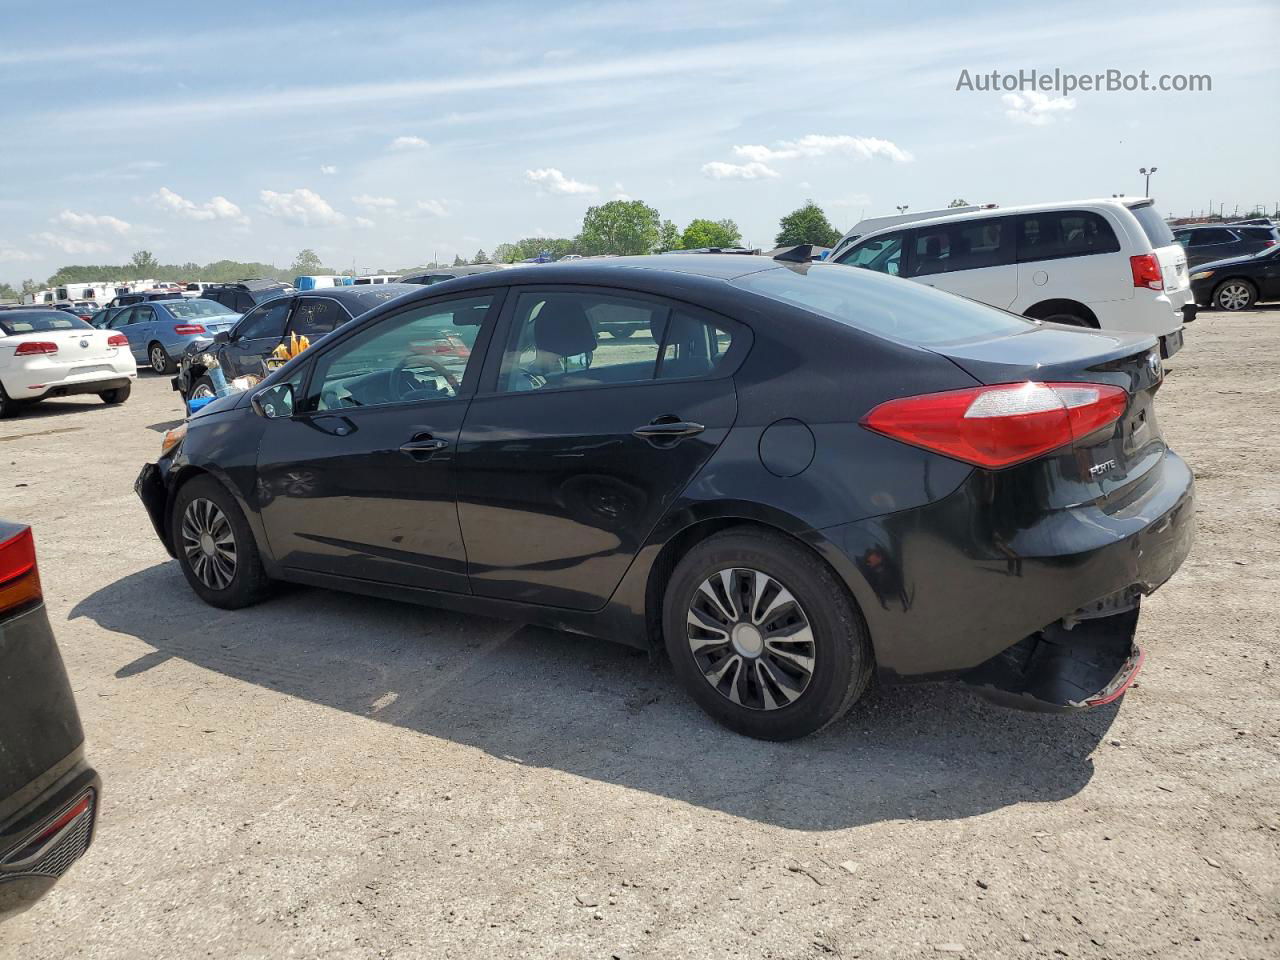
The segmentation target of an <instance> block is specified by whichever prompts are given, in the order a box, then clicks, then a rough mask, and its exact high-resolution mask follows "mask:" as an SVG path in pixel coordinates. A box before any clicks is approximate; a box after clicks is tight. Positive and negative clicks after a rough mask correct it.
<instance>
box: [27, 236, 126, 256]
mask: <svg viewBox="0 0 1280 960" xmlns="http://www.w3.org/2000/svg"><path fill="white" fill-rule="evenodd" d="M31 238H32V239H33V240H36V241H38V242H40V243H43V244H46V245H47V246H50V247H56V248H57V249H59V250H61V251H62V252H63V253H73V254H80V253H105V252H106V251H107V250H108V249H110V248H109V247H108V246H107V245H106V244H105V243H99V242H98V241H97V240H81V239H80V238H79V237H68V236H66V235H65V234H60V233H50V232H49V231H47V230H46V231H44V232H42V233H33V234H32V235H31Z"/></svg>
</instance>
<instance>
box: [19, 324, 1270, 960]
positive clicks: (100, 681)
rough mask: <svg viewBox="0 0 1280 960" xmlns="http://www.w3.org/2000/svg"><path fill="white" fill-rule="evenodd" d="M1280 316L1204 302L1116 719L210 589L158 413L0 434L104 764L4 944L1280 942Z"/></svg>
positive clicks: (36, 425) (246, 951)
mask: <svg viewBox="0 0 1280 960" xmlns="http://www.w3.org/2000/svg"><path fill="white" fill-rule="evenodd" d="M1277 355H1280V309H1264V310H1256V311H1253V312H1250V313H1246V314H1239V315H1235V316H1226V315H1223V314H1220V313H1206V314H1203V315H1202V316H1201V318H1200V319H1199V320H1198V321H1197V322H1196V323H1195V324H1194V325H1193V326H1191V327H1190V328H1189V329H1188V335H1187V346H1186V348H1185V350H1184V351H1183V352H1182V353H1181V354H1179V355H1178V356H1177V357H1175V358H1174V359H1173V361H1171V363H1170V367H1171V373H1170V375H1169V379H1168V382H1167V383H1166V385H1165V386H1164V388H1163V389H1162V391H1161V393H1160V401H1159V406H1158V412H1159V415H1160V419H1161V424H1162V427H1163V430H1164V432H1165V435H1166V437H1167V438H1168V439H1169V441H1170V442H1171V444H1172V445H1173V446H1174V448H1175V449H1177V450H1178V451H1179V452H1180V453H1181V454H1182V455H1183V456H1184V457H1185V458H1186V459H1187V460H1188V461H1189V462H1190V463H1191V464H1192V465H1193V466H1194V468H1195V471H1196V476H1197V478H1198V480H1197V482H1198V498H1199V505H1198V511H1197V512H1198V516H1199V534H1198V541H1197V544H1196V547H1195V549H1194V552H1193V553H1192V555H1191V557H1190V558H1189V559H1188V561H1187V563H1186V564H1185V565H1184V566H1183V568H1182V570H1181V572H1179V574H1178V575H1177V576H1176V577H1175V578H1174V579H1173V580H1172V581H1171V582H1170V583H1169V584H1167V585H1166V586H1165V587H1164V588H1163V589H1162V590H1161V591H1159V592H1158V593H1157V594H1156V595H1155V596H1154V597H1152V598H1151V599H1150V600H1149V601H1147V603H1146V605H1145V608H1144V611H1143V616H1142V620H1141V623H1140V627H1139V632H1140V640H1141V642H1142V643H1143V644H1145V645H1146V646H1147V651H1148V660H1147V666H1146V668H1145V670H1144V672H1143V674H1142V676H1141V678H1140V681H1139V684H1138V685H1137V686H1136V687H1135V688H1134V689H1133V690H1132V691H1131V692H1130V693H1129V694H1128V695H1127V696H1126V697H1125V698H1124V700H1123V701H1122V703H1121V704H1120V705H1119V706H1118V707H1113V708H1109V709H1106V710H1103V711H1100V712H1095V713H1092V714H1089V715H1086V716H1078V717H1046V716H1039V715H1029V714H1021V713H1014V712H1011V711H1007V710H1004V709H1001V708H998V707H994V706H989V705H986V704H984V703H983V702H981V701H979V700H977V699H975V698H974V697H972V696H971V695H970V694H968V693H966V692H964V691H963V690H960V689H956V688H954V687H944V686H933V687H917V688H911V689H888V690H875V691H873V692H872V694H870V695H869V696H868V698H866V699H865V700H864V701H863V702H862V703H861V704H860V705H858V706H857V707H856V708H855V709H854V711H853V712H852V714H851V715H850V716H849V718H848V719H847V720H846V721H844V722H842V723H841V724H839V725H837V726H836V727H834V728H832V729H830V730H828V731H826V732H824V733H823V734H821V735H819V736H816V737H813V738H810V739H808V740H805V741H801V742H797V743H789V744H764V743H756V742H753V741H750V740H746V739H743V738H740V737H737V736H735V735H733V734H730V733H727V732H725V731H723V730H721V729H719V728H717V727H715V726H713V725H712V723H711V722H710V721H709V720H708V719H707V718H706V717H705V716H704V715H703V714H702V713H701V712H699V711H698V710H697V709H696V708H695V707H694V706H693V705H692V704H691V703H690V702H689V701H688V700H687V699H686V698H685V696H684V695H683V694H682V693H681V692H680V691H679V690H677V689H676V688H675V686H674V683H673V680H672V677H671V673H670V670H669V669H668V668H667V666H666V665H665V664H664V663H657V664H652V663H650V662H649V661H648V660H647V659H646V657H645V656H643V655H639V654H635V653H632V652H630V651H628V650H626V649H623V648H620V647H618V648H615V647H613V646H612V645H609V644H602V643H597V642H593V641H591V640H587V639H584V638H579V637H573V636H567V635H563V634H558V633H552V632H549V631H546V630H540V629H532V628H528V627H520V626H518V625H515V624H511V623H507V622H501V621H497V620H487V619H481V618H476V617H466V616H461V615H456V614H452V613H443V612H437V611H434V610H430V609H425V608H418V607H411V606H401V605H398V604H395V603H390V602H386V601H379V600H373V599H363V598H359V597H353V596H344V595H341V594H334V593H325V592H321V591H318V590H312V589H302V588H297V589H291V590H286V591H285V592H284V593H282V595H280V596H279V597H277V598H275V599H274V600H272V601H270V602H268V603H266V604H264V605H262V606H260V607H257V608H255V609H252V610H246V611H240V612H232V613H228V612H222V611H217V610H213V609H212V608H208V607H205V606H203V605H202V604H201V603H199V602H198V601H197V600H196V599H195V597H194V596H193V594H192V593H191V591H190V590H189V589H188V588H187V586H186V584H185V582H184V581H183V579H182V576H181V573H180V572H179V570H178V567H177V565H176V563H174V562H172V561H170V560H169V558H168V557H167V555H166V554H165V553H164V551H163V549H162V548H161V546H160V544H159V543H158V542H157V541H156V539H155V537H154V535H153V533H152V531H151V528H150V525H149V523H148V521H147V518H146V515H145V513H144V511H143V509H142V506H141V504H140V503H139V501H138V500H137V499H136V498H135V496H134V494H133V490H132V483H133V479H134V477H135V476H136V474H137V471H138V468H139V466H140V465H141V464H142V462H143V461H144V460H153V459H155V456H156V454H157V453H158V452H159V445H160V435H161V432H162V431H163V430H164V429H166V428H167V427H169V426H171V425H173V424H175V423H177V422H178V420H179V419H180V416H181V412H180V410H181V408H180V405H179V401H178V398H177V395H176V394H174V393H172V392H171V391H170V389H169V384H168V378H163V377H157V376H154V375H153V374H150V373H143V374H142V375H141V376H140V378H139V382H138V383H137V384H136V386H135V388H134V394H133V397H132V398H131V399H130V400H129V402H128V403H127V404H125V406H124V407H123V408H108V407H106V406H103V405H102V404H100V403H99V402H98V401H97V400H96V399H80V398H77V399H69V400H62V401H55V402H50V403H47V404H45V405H43V406H41V407H39V408H36V409H34V410H32V411H31V412H29V413H25V414H24V415H23V416H21V417H19V418H17V419H13V420H6V421H3V422H0V515H3V516H5V517H7V518H9V519H19V520H24V521H27V522H29V523H31V524H32V526H33V527H34V528H35V531H36V538H37V544H38V547H39V551H40V560H41V575H42V579H43V581H44V584H45V590H46V596H47V601H48V606H49V610H50V615H51V618H52V620H53V622H54V628H55V630H56V631H57V634H58V638H59V641H60V643H61V646H62V650H63V655H64V657H65V658H66V661H67V666H68V669H69V671H70V673H71V676H72V680H73V684H74V686H75V689H76V695H77V697H78V700H79V704H80V711H81V714H82V716H83V720H84V725H85V728H86V730H87V731H88V749H89V754H90V757H91V759H92V761H93V763H94V764H95V765H96V766H97V768H98V770H99V771H100V772H101V774H102V777H103V780H104V783H105V795H104V800H103V808H102V817H101V820H100V823H99V828H98V837H97V841H96V843H95V845H94V846H93V848H92V849H91V850H90V852H89V854H88V855H87V856H86V857H85V858H84V859H83V860H82V861H80V863H78V864H77V865H76V866H75V868H74V869H73V870H72V871H71V873H70V874H69V875H68V876H67V877H66V878H65V880H64V881H63V882H62V883H61V884H60V885H59V886H58V887H57V888H56V889H55V891H54V892H53V893H52V894H51V895H50V896H49V897H48V898H46V900H45V901H43V902H42V903H41V904H39V905H37V906H36V907H35V908H34V909H32V910H31V911H29V912H28V913H26V914H23V915H22V916H20V917H18V918H16V919H15V920H13V921H11V922H9V923H7V924H6V925H5V926H4V927H2V928H0V957H3V958H5V960H10V958H13V960H17V958H22V960H37V958H39V960H45V958H62V957H111V958H115V957H120V958H130V960H145V958H165V960H169V958H175V957H217V958H223V957H226V958H232V957H234V958H280V957H287V956H298V957H335V958H365V957H384V956H391V957H458V958H463V957H514V956H531V957H557V958H566V957H591V958H595V957H602V958H609V957H614V956H616V957H620V958H631V957H697V958H708V957H777V958H808V957H824V956H831V957H918V956H957V957H965V956H967V957H974V958H979V957H982V958H985V957H1047V958H1056V957H1061V956H1065V957H1115V958H1120V957H1159V958H1169V957H1203V958H1213V960H1219V958H1275V957H1277V956H1280V916H1278V913H1280V722H1278V721H1280V629H1278V622H1280V380H1278V379H1277V376H1276V357H1277Z"/></svg>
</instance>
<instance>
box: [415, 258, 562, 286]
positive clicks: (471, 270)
mask: <svg viewBox="0 0 1280 960" xmlns="http://www.w3.org/2000/svg"><path fill="white" fill-rule="evenodd" d="M579 259H580V258H579ZM511 267H512V264H509V263H475V264H471V265H470V266H466V267H439V268H438V269H434V270H423V271H422V272H420V273H410V274H407V275H405V276H403V277H401V278H400V283H416V284H420V285H422V286H425V287H429V286H431V285H432V284H433V283H444V282H445V281H446V280H454V279H456V278H457V277H474V276H475V275H476V274H478V273H493V271H495V270H510V269H511Z"/></svg>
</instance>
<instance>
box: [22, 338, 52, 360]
mask: <svg viewBox="0 0 1280 960" xmlns="http://www.w3.org/2000/svg"><path fill="white" fill-rule="evenodd" d="M57 352H58V345H57V344H56V343H50V342H49V341H47V340H27V341H24V342H23V343H20V344H18V348H17V349H16V350H14V351H13V355H14V356H15V357H34V356H36V355H37V354H40V353H57Z"/></svg>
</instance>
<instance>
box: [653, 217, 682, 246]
mask: <svg viewBox="0 0 1280 960" xmlns="http://www.w3.org/2000/svg"><path fill="white" fill-rule="evenodd" d="M679 249H680V228H679V227H677V226H676V225H675V224H674V223H673V222H672V221H670V220H663V221H662V226H660V227H659V228H658V249H657V252H658V253H666V252H667V251H668V250H679Z"/></svg>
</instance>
